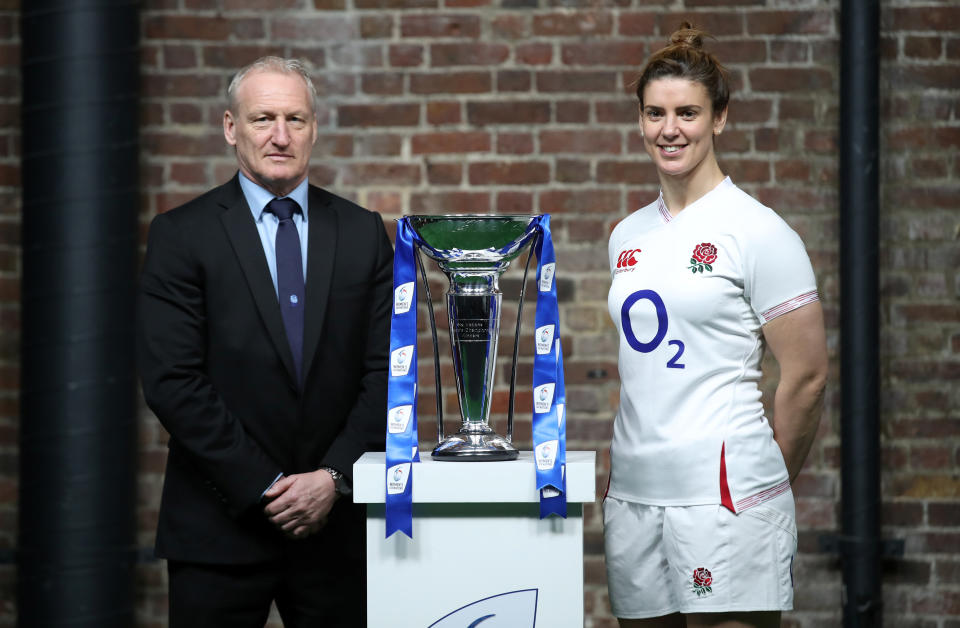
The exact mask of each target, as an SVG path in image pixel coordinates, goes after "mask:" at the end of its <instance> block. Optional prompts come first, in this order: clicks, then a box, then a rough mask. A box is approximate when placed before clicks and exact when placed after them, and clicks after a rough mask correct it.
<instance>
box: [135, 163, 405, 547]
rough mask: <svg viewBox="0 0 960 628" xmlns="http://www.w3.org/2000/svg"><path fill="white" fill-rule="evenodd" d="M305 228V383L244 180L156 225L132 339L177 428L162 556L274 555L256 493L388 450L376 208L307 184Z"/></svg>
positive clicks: (170, 424) (274, 539) (167, 419)
mask: <svg viewBox="0 0 960 628" xmlns="http://www.w3.org/2000/svg"><path fill="white" fill-rule="evenodd" d="M307 223H308V225H309V227H308V228H309V240H308V245H309V251H308V253H307V264H308V266H307V275H306V293H305V308H306V310H305V323H304V350H303V373H304V375H303V382H302V386H298V382H297V381H296V376H295V371H294V366H293V357H292V355H291V353H290V348H289V345H288V343H287V339H286V335H285V331H284V326H283V320H282V318H281V314H280V307H279V305H278V303H277V295H276V292H275V289H274V287H273V282H272V280H271V278H270V272H269V270H268V267H267V262H266V257H265V255H264V251H263V246H262V245H261V243H260V237H259V235H258V232H257V229H256V225H255V223H254V220H253V217H252V216H251V213H250V209H249V208H248V206H247V203H246V200H245V198H244V196H243V192H242V189H241V187H240V183H239V180H238V178H237V177H234V178H233V179H232V180H231V181H229V182H228V183H226V184H224V185H222V186H220V187H218V188H215V189H213V190H211V191H210V192H208V193H206V194H204V195H203V196H201V197H199V198H197V199H194V200H193V201H190V202H189V203H187V204H185V205H183V206H181V207H178V208H176V209H174V210H171V211H168V212H166V213H164V214H160V215H158V216H157V217H156V218H155V219H154V220H153V223H152V224H151V227H150V235H149V239H148V245H147V254H146V259H145V262H144V267H143V272H142V277H141V289H140V303H139V305H140V317H141V320H140V331H139V343H140V370H141V376H142V381H143V392H144V396H145V398H146V402H147V405H148V406H149V407H150V408H151V409H152V410H153V411H154V413H156V415H157V417H158V418H159V419H160V422H161V423H162V424H163V426H164V427H165V428H166V430H167V431H168V432H169V434H170V441H169V443H170V444H169V456H168V459H167V469H166V476H165V481H164V488H163V497H162V502H161V507H160V515H159V522H158V530H157V546H156V550H157V554H158V556H160V557H163V558H170V559H174V560H188V561H195V562H209V563H225V564H237V563H250V562H256V561H261V560H270V559H274V558H277V557H279V556H280V555H281V553H282V552H283V551H284V550H283V548H284V544H285V543H286V541H285V540H284V537H283V536H282V535H281V534H280V533H279V532H278V531H276V530H275V529H274V528H273V526H272V525H271V524H270V523H269V522H268V521H267V519H266V518H265V516H264V515H263V513H262V506H261V504H260V497H261V494H262V492H263V491H264V490H265V489H266V488H267V487H268V486H269V485H270V483H271V482H272V481H273V480H274V478H276V477H277V475H278V474H279V473H281V472H282V473H285V474H288V475H289V474H294V473H303V472H308V471H314V470H316V469H317V468H318V467H320V466H330V467H333V468H335V469H338V470H339V471H342V472H343V473H344V474H345V475H346V476H348V478H349V477H351V476H352V468H353V463H354V461H356V459H357V458H359V457H360V455H361V454H362V453H363V452H364V451H370V450H383V447H384V420H385V416H386V388H387V386H386V369H387V360H388V357H387V354H388V352H389V344H390V341H389V328H390V309H391V298H392V260H393V253H392V249H391V246H390V241H389V239H388V238H387V235H386V232H385V230H384V227H383V221H382V220H381V218H380V216H379V215H377V214H375V213H372V212H369V211H367V210H365V209H363V208H361V207H359V206H357V205H355V204H353V203H351V202H349V201H347V200H345V199H342V198H340V197H337V196H335V195H333V194H331V193H329V192H327V191H325V190H323V189H320V188H317V187H313V186H310V191H309V214H308V221H307ZM351 506H352V505H351V504H350V503H349V500H344V499H341V500H339V501H338V502H337V504H336V505H335V507H334V512H332V513H331V517H335V516H336V515H337V514H338V512H341V513H342V511H344V510H345V509H349V508H350V507H351ZM321 534H322V533H321Z"/></svg>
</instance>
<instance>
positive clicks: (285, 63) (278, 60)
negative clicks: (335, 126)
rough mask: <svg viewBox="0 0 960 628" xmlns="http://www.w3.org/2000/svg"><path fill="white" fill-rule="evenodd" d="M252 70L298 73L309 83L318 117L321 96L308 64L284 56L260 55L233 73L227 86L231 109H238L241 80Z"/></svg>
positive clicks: (314, 111) (315, 115) (308, 87)
mask: <svg viewBox="0 0 960 628" xmlns="http://www.w3.org/2000/svg"><path fill="white" fill-rule="evenodd" d="M251 72H276V73H279V74H298V75H299V76H300V78H302V79H303V82H304V83H306V84H307V90H309V92H310V105H311V107H312V108H313V111H312V113H313V117H314V118H316V117H317V112H318V111H319V110H320V97H319V96H317V88H316V87H314V86H313V81H312V80H310V74H309V73H308V72H307V66H306V64H305V63H304V62H303V61H301V60H300V59H284V58H283V57H260V58H259V59H257V60H256V61H254V62H253V63H251V64H250V65H246V66H244V67H242V68H240V71H238V72H237V73H236V74H234V75H233V80H231V81H230V85H229V86H228V87H227V103H228V106H229V107H230V111H233V112H236V110H237V89H238V88H239V87H240V82H241V81H243V79H244V78H245V77H246V76H247V75H248V74H250V73H251Z"/></svg>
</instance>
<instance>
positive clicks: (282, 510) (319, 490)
mask: <svg viewBox="0 0 960 628" xmlns="http://www.w3.org/2000/svg"><path fill="white" fill-rule="evenodd" d="M263 497H264V499H266V500H268V502H269V503H268V504H267V505H266V506H265V507H264V509H263V512H264V514H266V516H267V518H268V519H270V522H271V523H273V525H275V526H277V527H278V528H279V529H280V530H282V531H283V533H284V534H286V535H287V536H288V537H290V538H293V539H302V538H305V537H307V536H310V535H311V534H315V533H317V532H319V531H320V530H321V529H322V528H323V526H324V524H326V522H327V515H329V514H330V509H331V508H333V502H334V501H336V499H337V492H336V490H335V486H334V483H333V478H332V477H330V474H329V473H327V472H326V471H323V470H319V471H313V472H312V473H299V474H296V475H289V476H286V477H283V478H280V479H279V480H277V483H276V484H274V485H273V486H271V487H270V489H269V490H268V491H267V492H266V493H264V495H263Z"/></svg>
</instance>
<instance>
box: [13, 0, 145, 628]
mask: <svg viewBox="0 0 960 628" xmlns="http://www.w3.org/2000/svg"><path fill="white" fill-rule="evenodd" d="M23 5H24V6H23V8H22V13H21V36H22V46H21V55H22V77H23V78H22V80H23V84H22V87H23V89H22V96H23V102H22V116H23V117H22V130H23V142H22V146H23V150H22V154H23V157H22V175H23V221H22V225H23V231H22V250H23V276H22V284H21V303H22V317H21V319H22V342H21V357H20V361H21V362H20V364H21V367H20V370H21V389H20V408H21V414H20V507H19V515H20V516H19V539H18V551H17V563H18V578H17V579H18V590H17V597H18V612H19V618H18V623H19V625H21V626H68V625H69V626H90V627H94V626H96V627H98V628H102V627H104V626H106V627H110V626H131V625H133V623H134V613H133V584H134V569H135V566H136V560H137V550H136V544H135V527H136V526H135V507H136V503H135V501H136V499H135V495H136V491H135V487H136V476H137V456H136V452H137V442H136V412H137V410H136V408H137V404H136V386H135V377H134V353H133V347H134V342H133V337H134V333H133V329H134V318H135V305H134V304H135V297H134V295H135V285H136V267H137V257H136V252H137V243H138V228H137V227H138V219H137V214H138V208H139V204H140V203H139V194H138V170H139V168H138V160H139V142H138V132H139V83H140V73H139V29H140V25H139V3H138V2H137V1H136V0H113V1H110V0H96V1H93V0H31V1H30V2H24V3H23Z"/></svg>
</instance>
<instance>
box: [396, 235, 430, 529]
mask: <svg viewBox="0 0 960 628" xmlns="http://www.w3.org/2000/svg"><path fill="white" fill-rule="evenodd" d="M415 238H417V236H416V233H415V232H414V230H413V228H412V227H411V226H410V224H409V223H408V221H407V220H406V219H401V220H399V221H398V222H397V245H396V249H395V251H394V257H393V314H392V315H391V318H390V365H389V369H390V370H389V372H388V377H387V382H388V384H387V452H386V458H387V465H386V491H387V497H386V517H387V537H389V536H390V535H391V534H393V533H394V532H396V531H397V530H399V531H401V532H403V533H404V534H406V535H407V536H408V537H410V538H411V539H412V538H413V463H414V462H420V452H419V443H418V439H417V276H416V268H415V266H414V250H413V241H414V239H415ZM437 394H440V393H439V391H437Z"/></svg>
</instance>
